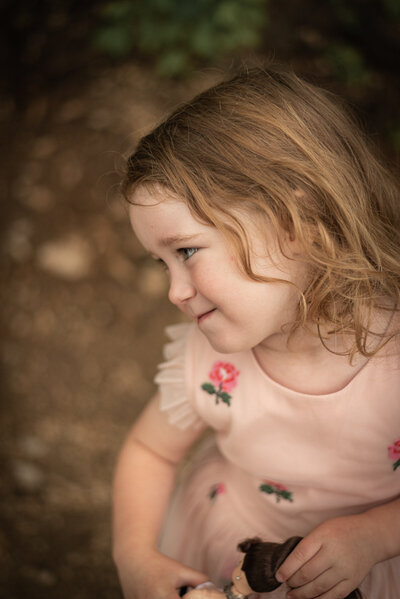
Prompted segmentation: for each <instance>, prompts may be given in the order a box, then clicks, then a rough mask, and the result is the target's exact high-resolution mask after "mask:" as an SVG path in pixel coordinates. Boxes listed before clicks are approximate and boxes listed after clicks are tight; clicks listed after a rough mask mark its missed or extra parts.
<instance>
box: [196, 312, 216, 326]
mask: <svg viewBox="0 0 400 599" xmlns="http://www.w3.org/2000/svg"><path fill="white" fill-rule="evenodd" d="M215 310H216V308H213V309H212V310H209V311H208V312H204V313H203V314H200V316H198V317H197V322H198V323H200V322H203V320H205V319H206V318H208V317H209V316H211V314H212V313H213V312H215Z"/></svg>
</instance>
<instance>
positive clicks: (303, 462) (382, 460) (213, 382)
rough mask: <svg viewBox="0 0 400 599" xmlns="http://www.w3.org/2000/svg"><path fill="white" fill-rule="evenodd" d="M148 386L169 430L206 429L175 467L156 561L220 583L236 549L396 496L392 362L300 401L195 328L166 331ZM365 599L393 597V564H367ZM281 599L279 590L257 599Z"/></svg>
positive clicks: (381, 361) (373, 365)
mask: <svg viewBox="0 0 400 599" xmlns="http://www.w3.org/2000/svg"><path fill="white" fill-rule="evenodd" d="M167 334H168V335H169V337H170V339H171V342H170V343H168V344H167V345H166V347H165V358H166V361H165V362H164V363H162V364H161V365H160V368H159V372H158V374H157V376H156V382H157V383H158V385H159V388H160V392H161V401H160V409H161V410H165V411H166V412H167V413H168V417H169V420H170V422H171V423H173V424H175V425H176V426H177V429H185V428H187V427H200V426H202V425H204V423H206V424H208V425H209V426H210V427H211V428H212V429H213V430H214V434H213V435H210V436H208V437H206V439H205V440H204V442H203V443H202V444H200V446H199V448H198V449H197V451H196V452H195V455H194V457H193V458H192V459H191V460H189V463H188V464H187V465H186V467H185V468H184V469H183V471H182V473H181V476H180V480H179V483H178V485H177V488H176V492H175V495H174V497H173V499H172V502H171V506H170V510H169V513H168V516H167V518H166V522H165V526H164V530H163V532H162V536H161V539H160V548H161V550H162V551H163V552H164V553H166V554H167V555H169V556H171V557H174V558H175V559H178V560H180V561H181V562H183V563H185V564H187V565H189V566H192V567H194V568H197V569H199V570H201V571H203V572H205V573H207V574H208V576H209V577H210V579H211V580H212V581H213V582H214V583H215V584H216V585H217V586H223V584H224V583H225V582H227V581H228V580H230V577H231V572H232V570H233V568H234V567H235V566H236V564H237V563H238V562H239V560H240V554H239V553H238V552H237V551H236V545H237V543H238V542H239V541H240V540H242V539H244V538H246V537H249V536H253V535H258V536H260V537H262V539H264V540H270V541H278V542H281V541H284V540H285V539H286V538H288V537H290V536H293V535H299V536H304V535H306V534H307V533H308V532H309V531H311V530H312V529H313V528H314V527H315V526H317V525H318V524H320V523H321V522H323V521H325V520H327V519H328V518H332V517H335V516H345V515H349V514H356V513H360V512H363V511H365V510H367V509H369V508H371V507H373V506H376V505H379V504H381V503H385V502H388V501H391V500H393V499H395V498H397V497H398V496H400V364H399V356H398V355H397V356H396V355H395V353H394V352H392V353H393V355H386V356H385V357H384V358H381V357H374V358H372V359H370V360H369V361H368V362H367V364H366V365H365V366H364V367H363V369H362V370H360V371H359V372H358V374H357V375H356V376H355V377H354V378H353V379H352V381H351V382H350V383H349V384H348V385H347V386H346V387H345V388H344V389H342V390H340V391H338V392H335V393H330V394H326V395H307V394H303V393H298V392H296V391H293V390H290V389H287V388H285V387H283V386H282V385H280V384H278V383H276V382H275V381H273V380H272V379H271V378H269V377H268V376H267V375H266V374H265V372H264V371H263V370H262V369H261V367H260V365H259V364H258V362H257V360H256V358H255V356H254V354H253V352H251V351H246V352H242V353H235V354H219V353H218V352H216V351H214V350H213V349H212V348H211V346H210V345H209V343H208V341H207V339H206V338H205V337H204V335H203V334H202V333H201V332H200V331H199V329H198V328H197V327H196V326H194V325H186V324H180V325H175V326H172V327H168V329H167ZM360 589H361V590H362V591H363V593H364V597H365V599H399V598H400V557H396V558H393V559H391V560H388V561H386V562H382V563H379V564H377V565H376V566H375V567H374V568H373V570H372V571H371V572H370V574H369V575H368V576H367V577H366V578H365V580H364V581H363V582H362V584H361V585H360ZM267 596H268V597H269V598H271V599H277V598H283V597H284V596H285V589H284V587H283V586H282V587H280V588H279V589H277V590H276V591H274V592H272V593H269V594H268V595H265V597H267Z"/></svg>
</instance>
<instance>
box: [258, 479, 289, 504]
mask: <svg viewBox="0 0 400 599" xmlns="http://www.w3.org/2000/svg"><path fill="white" fill-rule="evenodd" d="M259 490H260V491H262V492H263V493H267V494H268V495H275V497H276V502H277V503H279V502H280V500H281V499H286V501H290V502H293V497H292V493H291V492H290V491H287V490H286V489H280V488H279V487H275V486H273V485H270V484H269V483H262V484H261V485H260V486H259Z"/></svg>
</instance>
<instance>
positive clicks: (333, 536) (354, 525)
mask: <svg viewBox="0 0 400 599" xmlns="http://www.w3.org/2000/svg"><path fill="white" fill-rule="evenodd" d="M378 561H380V558H379V556H378V554H377V539H375V538H374V537H373V535H372V534H371V533H370V529H369V527H368V525H366V523H365V521H364V518H363V515H362V514H360V515H356V516H345V517H342V518H334V519H332V520H327V521H326V522H324V523H323V524H321V525H319V526H318V527H317V528H315V529H314V530H313V531H312V532H311V533H310V534H309V535H307V536H306V537H304V539H303V540H302V541H300V543H299V544H298V545H297V547H295V549H294V550H293V551H292V553H291V554H290V555H289V556H288V557H287V558H286V560H285V561H284V562H283V564H282V565H281V567H280V568H279V570H278V572H277V574H276V578H277V580H279V581H280V582H283V581H286V582H287V584H288V585H289V587H293V588H291V589H290V590H289V592H288V594H287V597H288V599H312V598H313V597H318V599H343V598H344V597H347V595H348V594H349V593H351V591H353V590H354V589H355V588H357V587H358V585H359V584H360V582H361V581H362V580H363V579H364V577H365V576H366V575H367V574H368V572H369V570H370V569H371V568H372V566H373V565H374V564H375V563H376V562H378Z"/></svg>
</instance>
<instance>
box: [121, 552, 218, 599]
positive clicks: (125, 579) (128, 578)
mask: <svg viewBox="0 0 400 599" xmlns="http://www.w3.org/2000/svg"><path fill="white" fill-rule="evenodd" d="M117 567H118V574H119V578H120V582H121V586H122V590H123V594H124V598H125V599H178V597H179V594H178V593H179V588H180V587H183V586H188V587H195V586H197V585H198V584H200V583H202V582H206V581H207V580H208V579H207V576H205V575H204V574H202V573H201V572H197V571H196V570H192V569H191V568H187V567H186V566H183V565H182V564H180V563H179V562H177V561H175V560H173V559H171V558H169V557H167V556H165V555H163V554H162V553H159V552H158V551H156V550H154V551H147V550H146V552H144V551H143V553H142V554H141V555H140V558H139V559H138V557H137V555H135V558H134V559H132V560H125V559H124V563H121V562H120V563H118V564H117Z"/></svg>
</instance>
